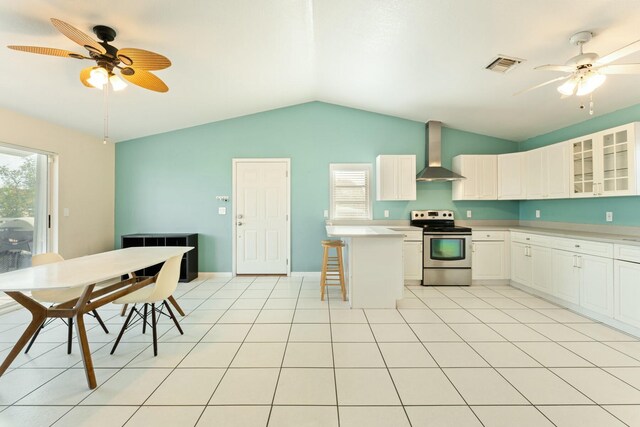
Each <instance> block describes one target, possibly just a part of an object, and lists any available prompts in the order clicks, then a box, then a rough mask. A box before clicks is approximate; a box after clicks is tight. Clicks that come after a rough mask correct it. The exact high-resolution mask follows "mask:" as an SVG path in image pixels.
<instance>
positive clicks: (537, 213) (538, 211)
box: [536, 209, 540, 218]
mask: <svg viewBox="0 0 640 427" xmlns="http://www.w3.org/2000/svg"><path fill="white" fill-rule="evenodd" d="M536 218H540V209H536Z"/></svg>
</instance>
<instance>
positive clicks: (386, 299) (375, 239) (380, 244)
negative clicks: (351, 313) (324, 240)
mask: <svg viewBox="0 0 640 427" xmlns="http://www.w3.org/2000/svg"><path fill="white" fill-rule="evenodd" d="M391 228H392V227H383V226H366V225H362V226H360V225H349V226H347V225H342V226H340V225H335V226H327V235H328V236H329V237H337V238H340V239H341V240H342V241H343V242H344V243H345V248H344V255H343V257H344V268H345V272H344V273H345V279H346V282H347V283H346V286H347V294H348V296H349V304H350V305H351V308H396V301H397V300H399V299H400V298H402V294H403V290H404V272H403V259H402V244H403V238H404V233H403V232H401V231H396V230H392V229H391Z"/></svg>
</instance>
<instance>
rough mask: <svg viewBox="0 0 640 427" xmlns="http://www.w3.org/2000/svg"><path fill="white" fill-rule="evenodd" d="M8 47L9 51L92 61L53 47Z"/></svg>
mask: <svg viewBox="0 0 640 427" xmlns="http://www.w3.org/2000/svg"><path fill="white" fill-rule="evenodd" d="M7 47H8V48H9V49H13V50H19V51H21V52H28V53H38V54H40V55H50V56H60V57H62V58H75V59H91V58H89V57H86V56H83V55H80V54H77V53H74V52H71V51H68V50H64V49H55V48H53V47H40V46H16V45H9V46H7Z"/></svg>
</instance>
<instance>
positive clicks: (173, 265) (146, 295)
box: [111, 255, 184, 356]
mask: <svg viewBox="0 0 640 427" xmlns="http://www.w3.org/2000/svg"><path fill="white" fill-rule="evenodd" d="M181 260H182V255H178V256H174V257H173V258H169V259H168V260H167V261H165V263H164V265H163V266H162V268H161V269H160V272H159V273H158V276H157V278H156V281H155V283H154V284H153V285H149V286H145V287H144V288H142V289H139V290H137V291H135V292H132V293H130V294H128V295H125V296H123V297H122V298H118V299H117V300H115V301H114V304H133V306H132V307H131V310H129V315H128V316H127V320H125V322H124V325H123V326H122V329H121V330H120V334H118V338H117V339H116V342H115V343H114V344H113V348H112V349H111V354H113V353H114V352H115V351H116V347H118V344H119V343H120V339H121V338H122V335H123V334H124V331H126V330H127V329H128V328H129V327H131V326H133V325H134V324H135V323H137V322H138V321H139V320H142V333H143V334H144V333H145V332H146V328H147V325H148V324H149V323H148V322H147V309H148V306H149V305H151V325H150V326H151V330H152V332H153V355H154V356H157V355H158V333H157V320H156V313H157V314H158V316H161V315H165V316H167V317H170V318H171V319H172V320H173V323H174V324H175V325H176V328H178V331H180V334H182V335H184V332H182V328H181V327H180V324H179V323H178V319H176V316H175V315H174V314H173V311H171V307H169V304H167V301H166V299H167V298H169V297H170V296H171V295H172V294H173V292H174V291H175V290H176V287H177V286H178V280H179V279H180V261H181ZM158 302H161V304H160V306H159V308H157V307H156V303H158ZM136 304H144V311H143V313H140V311H139V310H138V309H137V308H136ZM165 308H166V309H167V313H168V314H167V313H165V312H164V311H163V310H164V309H165ZM134 313H135V314H136V316H137V318H136V320H135V321H134V322H133V323H132V322H131V318H132V317H133V314H134Z"/></svg>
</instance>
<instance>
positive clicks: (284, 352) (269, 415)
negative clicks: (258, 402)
mask: <svg viewBox="0 0 640 427" xmlns="http://www.w3.org/2000/svg"><path fill="white" fill-rule="evenodd" d="M278 282H280V279H278ZM278 282H276V286H277V283H278ZM303 283H304V277H303V278H302V280H301V282H300V288H299V289H298V297H297V298H296V305H295V307H294V308H293V316H292V317H291V323H289V333H288V334H287V341H286V342H285V345H284V351H283V352H282V360H281V361H280V369H279V370H278V377H277V378H276V384H275V387H274V388H273V396H271V405H270V406H269V414H268V416H267V423H266V424H265V427H266V426H268V425H269V422H270V421H271V414H272V413H273V405H274V404H275V400H276V393H277V392H278V385H279V383H280V375H281V374H282V368H283V366H284V359H285V357H287V347H288V346H289V338H290V337H291V329H293V320H294V318H295V316H296V310H297V307H298V301H299V299H300V293H301V292H302V284H303ZM273 289H275V286H274V288H273ZM272 293H273V290H272V291H271V293H270V294H269V295H271V294H272ZM267 299H268V298H267ZM265 304H266V301H265ZM263 307H264V306H263ZM260 312H262V310H260ZM258 316H260V313H258ZM256 319H257V318H256ZM249 332H251V331H249Z"/></svg>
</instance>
